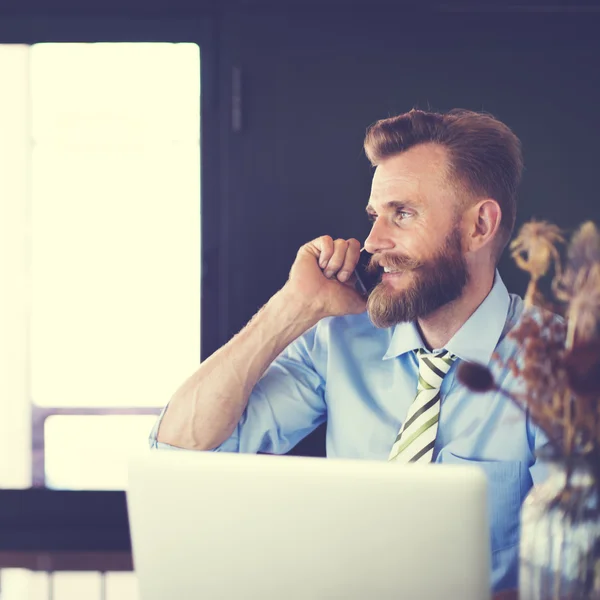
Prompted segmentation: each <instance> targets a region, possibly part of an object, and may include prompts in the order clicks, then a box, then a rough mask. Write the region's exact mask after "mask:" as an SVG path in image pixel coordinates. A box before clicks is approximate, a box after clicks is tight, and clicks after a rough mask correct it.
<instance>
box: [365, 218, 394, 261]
mask: <svg viewBox="0 0 600 600" xmlns="http://www.w3.org/2000/svg"><path fill="white" fill-rule="evenodd" d="M393 248H394V241H393V240H392V238H391V236H390V231H389V229H388V227H387V225H386V223H385V222H384V221H383V219H382V218H381V217H377V218H376V219H375V221H374V223H373V226H372V227H371V232H370V233H369V235H368V237H367V239H366V240H365V250H366V251H367V252H368V253H369V254H377V253H378V252H381V251H383V250H392V249H393Z"/></svg>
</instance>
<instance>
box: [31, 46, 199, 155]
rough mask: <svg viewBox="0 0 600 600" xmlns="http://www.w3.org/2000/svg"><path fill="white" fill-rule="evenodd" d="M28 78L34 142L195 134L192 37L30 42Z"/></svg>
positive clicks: (192, 137)
mask: <svg viewBox="0 0 600 600" xmlns="http://www.w3.org/2000/svg"><path fill="white" fill-rule="evenodd" d="M31 82H32V115H33V138H34V140H35V141H36V142H39V141H42V140H47V139H54V140H55V141H57V142H58V143H61V144H64V143H69V142H71V143H77V142H80V143H83V144H89V143H91V142H94V143H97V142H106V143H109V144H114V143H115V142H119V141H123V140H139V141H144V142H148V141H150V142H155V141H156V140H187V141H191V142H195V141H197V140H198V139H199V137H198V136H199V128H200V108H199V95H200V56H199V47H198V46H197V45H196V44H181V43H180V44H167V43H118V44H115V43H96V44H36V45H35V46H33V48H32V56H31Z"/></svg>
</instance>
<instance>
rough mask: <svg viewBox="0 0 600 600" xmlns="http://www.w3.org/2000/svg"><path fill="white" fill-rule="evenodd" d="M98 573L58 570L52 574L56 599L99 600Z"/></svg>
mask: <svg viewBox="0 0 600 600" xmlns="http://www.w3.org/2000/svg"><path fill="white" fill-rule="evenodd" d="M100 577H101V575H100V573H95V572H92V573H88V572H85V571H79V572H78V571H60V572H56V573H54V574H53V579H54V581H53V586H54V595H53V597H54V598H56V600H82V598H85V600H101V597H100Z"/></svg>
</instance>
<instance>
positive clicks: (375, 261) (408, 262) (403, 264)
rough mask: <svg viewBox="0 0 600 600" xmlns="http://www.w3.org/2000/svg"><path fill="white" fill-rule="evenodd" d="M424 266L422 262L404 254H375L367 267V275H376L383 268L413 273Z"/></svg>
mask: <svg viewBox="0 0 600 600" xmlns="http://www.w3.org/2000/svg"><path fill="white" fill-rule="evenodd" d="M421 266H422V263H421V261H419V260H417V259H416V258H411V257H410V256H404V255H402V254H374V255H373V256H372V257H371V260H370V261H369V264H368V265H367V273H370V274H371V275H374V274H375V273H377V271H379V269H382V268H383V267H388V269H398V270H403V271H413V270H415V269H418V268H419V267H421Z"/></svg>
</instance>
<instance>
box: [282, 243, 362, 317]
mask: <svg viewBox="0 0 600 600" xmlns="http://www.w3.org/2000/svg"><path fill="white" fill-rule="evenodd" d="M359 255H360V242H359V241H358V240H355V239H350V240H343V239H338V240H335V241H334V240H333V239H332V238H331V237H330V236H327V235H326V236H323V237H320V238H317V239H316V240H313V241H312V242H309V243H308V244H305V245H304V246H302V248H300V250H299V251H298V254H297V256H296V260H295V262H294V264H293V265H292V269H291V271H290V277H289V280H288V282H287V283H286V285H285V286H284V288H283V290H282V291H283V292H284V293H286V294H289V295H290V297H291V298H293V299H294V300H297V301H300V302H302V303H303V304H304V305H305V306H306V308H307V310H308V311H310V312H311V313H312V314H314V315H315V317H316V318H317V319H322V318H324V317H332V316H341V315H349V314H359V313H362V312H364V311H365V309H366V301H365V299H364V298H363V297H362V296H361V295H360V294H359V293H358V292H357V291H356V289H355V288H354V283H355V277H354V275H353V272H354V269H355V267H356V265H357V263H358V258H359Z"/></svg>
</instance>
